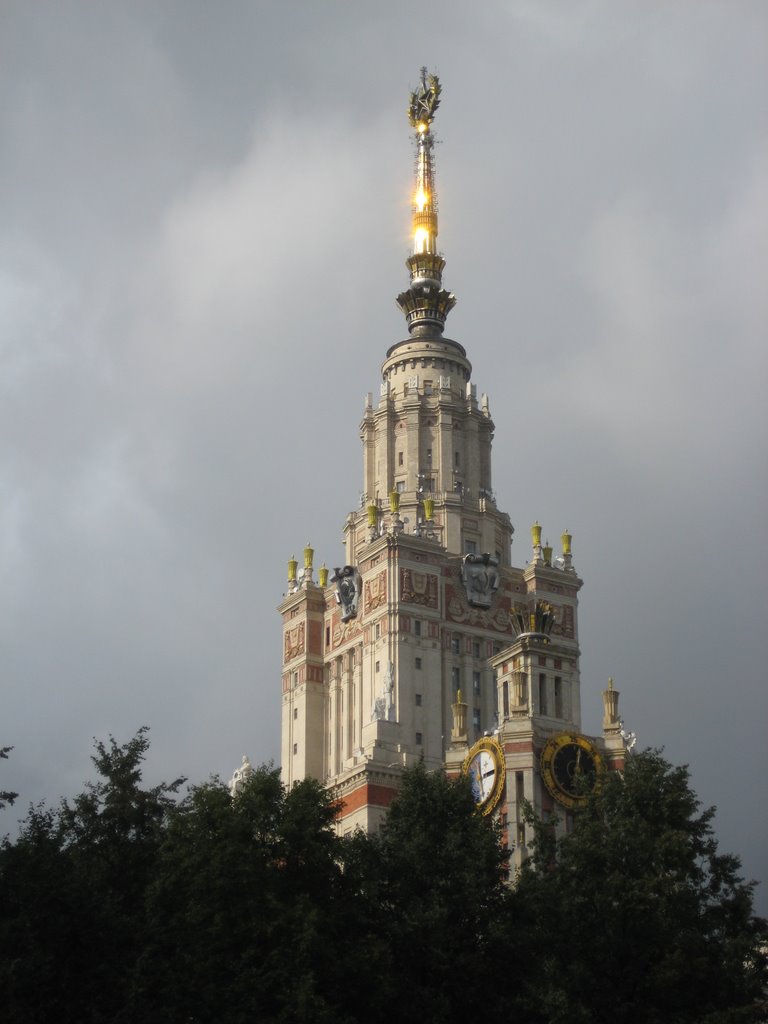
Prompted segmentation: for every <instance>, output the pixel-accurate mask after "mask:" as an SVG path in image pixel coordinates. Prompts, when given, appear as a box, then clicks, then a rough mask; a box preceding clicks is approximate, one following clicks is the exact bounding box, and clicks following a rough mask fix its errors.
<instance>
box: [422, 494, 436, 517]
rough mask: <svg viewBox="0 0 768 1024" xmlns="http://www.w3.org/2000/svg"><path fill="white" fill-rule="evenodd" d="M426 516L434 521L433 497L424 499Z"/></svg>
mask: <svg viewBox="0 0 768 1024" xmlns="http://www.w3.org/2000/svg"><path fill="white" fill-rule="evenodd" d="M424 518H425V519H426V520H427V521H428V522H432V520H433V519H434V518H435V502H434V499H433V498H425V499H424Z"/></svg>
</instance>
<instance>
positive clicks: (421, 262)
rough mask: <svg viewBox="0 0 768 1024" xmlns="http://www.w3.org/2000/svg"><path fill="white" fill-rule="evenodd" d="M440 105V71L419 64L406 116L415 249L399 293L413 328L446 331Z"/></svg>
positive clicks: (450, 300) (449, 304)
mask: <svg viewBox="0 0 768 1024" xmlns="http://www.w3.org/2000/svg"><path fill="white" fill-rule="evenodd" d="M439 105H440V82H439V81H438V78H437V75H430V74H428V73H427V69H426V68H422V69H421V84H420V86H419V88H418V89H416V90H414V91H413V92H412V93H411V101H410V104H409V107H408V120H409V121H410V123H411V127H412V128H413V131H414V135H415V142H416V175H415V182H414V191H413V221H412V223H413V234H412V255H411V256H410V257H409V258H408V260H407V262H406V266H407V267H408V269H409V270H410V272H411V286H410V288H409V289H408V290H407V291H405V292H403V293H402V294H401V295H398V297H397V303H398V305H399V306H400V308H401V309H402V311H403V312H404V313H405V316H406V320H407V321H408V330H409V331H410V332H411V334H417V335H427V334H442V331H443V327H444V325H445V318H446V316H447V315H448V313H449V312H450V310H451V309H453V307H454V305H455V304H456V298H455V296H453V295H451V294H450V293H449V292H447V291H445V290H444V289H443V286H442V273H443V267H444V266H445V260H444V259H443V258H442V256H440V255H439V253H438V251H437V194H436V191H435V168H434V158H433V147H434V138H433V135H432V131H431V125H432V121H433V120H434V116H435V112H436V111H437V108H438V106H439Z"/></svg>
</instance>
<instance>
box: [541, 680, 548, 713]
mask: <svg viewBox="0 0 768 1024" xmlns="http://www.w3.org/2000/svg"><path fill="white" fill-rule="evenodd" d="M539 714H540V715H546V714H547V677H546V675H545V674H544V673H543V672H540V673H539Z"/></svg>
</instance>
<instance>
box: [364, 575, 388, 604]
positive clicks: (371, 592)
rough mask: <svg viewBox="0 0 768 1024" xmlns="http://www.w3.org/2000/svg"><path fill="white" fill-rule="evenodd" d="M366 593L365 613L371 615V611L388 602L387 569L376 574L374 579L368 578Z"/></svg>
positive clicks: (365, 585) (365, 587) (365, 586)
mask: <svg viewBox="0 0 768 1024" xmlns="http://www.w3.org/2000/svg"><path fill="white" fill-rule="evenodd" d="M364 594H365V614H366V615H370V614H371V612H373V611H375V610H376V609H377V608H380V607H381V606H382V605H383V604H386V603H387V570H386V569H382V570H381V572H380V573H379V574H378V575H377V576H374V577H373V578H372V579H368V580H366V581H365V584H364Z"/></svg>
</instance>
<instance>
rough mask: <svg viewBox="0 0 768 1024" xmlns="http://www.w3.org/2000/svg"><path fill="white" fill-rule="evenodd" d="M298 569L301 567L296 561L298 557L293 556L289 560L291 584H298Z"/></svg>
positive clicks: (289, 580)
mask: <svg viewBox="0 0 768 1024" xmlns="http://www.w3.org/2000/svg"><path fill="white" fill-rule="evenodd" d="M298 567H299V563H298V562H297V561H296V556H295V555H291V557H290V558H289V559H288V582H289V583H295V582H296V570H297V569H298Z"/></svg>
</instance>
